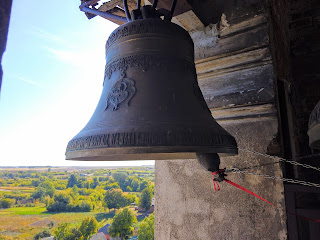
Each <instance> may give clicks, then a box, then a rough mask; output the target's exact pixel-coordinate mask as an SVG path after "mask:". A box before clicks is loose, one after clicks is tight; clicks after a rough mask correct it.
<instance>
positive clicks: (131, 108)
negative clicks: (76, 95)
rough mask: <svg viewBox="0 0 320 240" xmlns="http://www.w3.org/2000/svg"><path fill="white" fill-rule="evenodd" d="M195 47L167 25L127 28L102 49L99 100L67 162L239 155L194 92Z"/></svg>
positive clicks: (146, 22) (150, 22) (151, 22)
mask: <svg viewBox="0 0 320 240" xmlns="http://www.w3.org/2000/svg"><path fill="white" fill-rule="evenodd" d="M193 48H194V47H193V42H192V39H191V38H190V36H189V34H188V32H187V31H185V30H184V29H182V28H181V27H179V26H178V25H176V24H173V23H171V22H170V21H163V20H161V19H140V20H134V21H131V22H128V23H126V24H124V25H122V26H120V27H119V28H118V29H116V30H115V31H114V32H113V33H112V34H111V35H110V38H109V40H108V41H107V44H106V62H107V64H106V70H105V79H104V86H103V92H102V95H101V98H100V100H99V103H98V105H97V107H96V110H95V112H94V114H93V116H92V117H91V119H90V121H89V122H88V124H87V125H86V126H85V127H84V128H83V129H82V131H81V132H80V133H79V134H77V135H76V136H75V137H74V138H73V139H72V140H71V141H70V142H69V144H68V147H67V151H66V159H69V160H136V159H138V160H143V159H187V158H196V153H197V152H198V153H219V154H222V155H225V154H227V155H228V154H231V155H233V154H237V144H236V141H235V139H234V138H233V137H232V136H231V135H230V134H229V133H228V132H227V131H225V130H224V129H223V128H222V127H221V126H220V125H219V124H218V123H217V122H216V121H215V120H214V119H213V118H212V116H211V113H210V111H209V109H208V107H207V105H206V102H205V100H204V98H203V96H202V93H201V91H200V89H199V86H198V81H197V75H196V70H195V64H194V50H193Z"/></svg>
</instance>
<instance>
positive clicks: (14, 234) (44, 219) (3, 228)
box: [0, 207, 114, 240]
mask: <svg viewBox="0 0 320 240" xmlns="http://www.w3.org/2000/svg"><path fill="white" fill-rule="evenodd" d="M113 216H114V212H110V213H107V212H81V213H71V212H70V213H67V212H66V213H56V214H52V213H48V212H46V208H45V207H14V208H9V209H3V210H0V240H3V239H6V240H7V239H17V240H24V239H25V240H27V239H32V238H33V236H34V235H35V234H37V233H38V232H40V231H42V230H44V229H45V228H48V224H49V223H50V222H53V223H54V227H53V228H52V229H51V232H52V233H53V232H54V230H55V229H56V227H57V226H58V224H60V223H65V222H69V223H72V225H79V224H80V223H81V222H82V221H83V220H84V219H85V217H95V218H96V219H97V221H98V222H99V227H102V226H104V225H105V224H107V223H110V221H111V219H112V218H113Z"/></svg>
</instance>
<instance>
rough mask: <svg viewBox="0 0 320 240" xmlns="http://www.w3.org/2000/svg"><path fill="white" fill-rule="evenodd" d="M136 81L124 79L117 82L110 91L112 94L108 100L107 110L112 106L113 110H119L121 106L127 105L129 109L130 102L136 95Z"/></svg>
mask: <svg viewBox="0 0 320 240" xmlns="http://www.w3.org/2000/svg"><path fill="white" fill-rule="evenodd" d="M134 85H135V81H134V80H133V79H130V78H122V79H120V80H119V81H117V82H116V83H115V84H114V85H113V87H112V88H111V90H110V93H109V95H108V98H107V102H106V108H105V110H107V109H108V107H109V106H110V105H111V106H113V108H112V110H113V111H115V110H118V109H119V107H120V106H119V105H120V104H123V103H124V102H125V103H126V106H127V107H129V103H130V100H131V99H132V98H133V96H134V95H135V93H136V88H135V86H134Z"/></svg>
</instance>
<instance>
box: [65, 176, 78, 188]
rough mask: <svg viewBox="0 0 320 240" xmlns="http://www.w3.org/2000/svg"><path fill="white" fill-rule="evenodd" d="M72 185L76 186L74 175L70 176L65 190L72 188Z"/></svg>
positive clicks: (76, 180)
mask: <svg viewBox="0 0 320 240" xmlns="http://www.w3.org/2000/svg"><path fill="white" fill-rule="evenodd" d="M74 185H78V178H77V176H76V175H75V174H71V175H70V177H69V179H68V184H67V188H72V187H73V186H74Z"/></svg>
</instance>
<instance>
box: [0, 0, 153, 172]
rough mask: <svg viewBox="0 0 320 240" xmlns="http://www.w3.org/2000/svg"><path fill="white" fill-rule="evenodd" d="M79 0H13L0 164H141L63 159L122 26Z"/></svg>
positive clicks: (0, 99)
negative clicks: (108, 45) (83, 8)
mask: <svg viewBox="0 0 320 240" xmlns="http://www.w3.org/2000/svg"><path fill="white" fill-rule="evenodd" d="M79 5H80V1H77V0H73V1H62V0H58V1H50V2H48V1H45V2H43V1H40V0H34V1H13V6H12V12H11V20H10V26H9V35H8V42H7V48H6V51H5V53H4V55H3V60H2V66H3V71H4V75H3V81H2V88H1V96H0V166H17V165H23V166H32V165H33V166H34V165H52V166H61V165H78V166H83V165H101V166H102V165H105V166H111V165H119V166H120V165H141V164H153V163H154V162H153V161H130V162H75V161H66V160H64V152H65V148H66V146H67V143H68V141H69V140H70V139H71V138H72V137H73V136H74V135H76V134H77V133H78V132H79V131H80V130H81V129H82V128H83V127H84V126H85V124H86V123H87V121H88V120H89V118H90V117H91V115H92V113H93V111H94V109H95V107H96V105H97V103H98V100H99V98H100V94H101V91H102V83H103V75H104V67H105V52H104V48H105V42H106V40H107V38H108V36H109V34H110V33H111V32H112V31H113V30H114V29H115V28H116V27H117V25H115V24H113V23H111V22H109V21H107V20H105V19H103V18H100V17H95V18H94V19H91V20H88V19H87V18H86V16H85V15H84V13H83V12H80V10H79Z"/></svg>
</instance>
